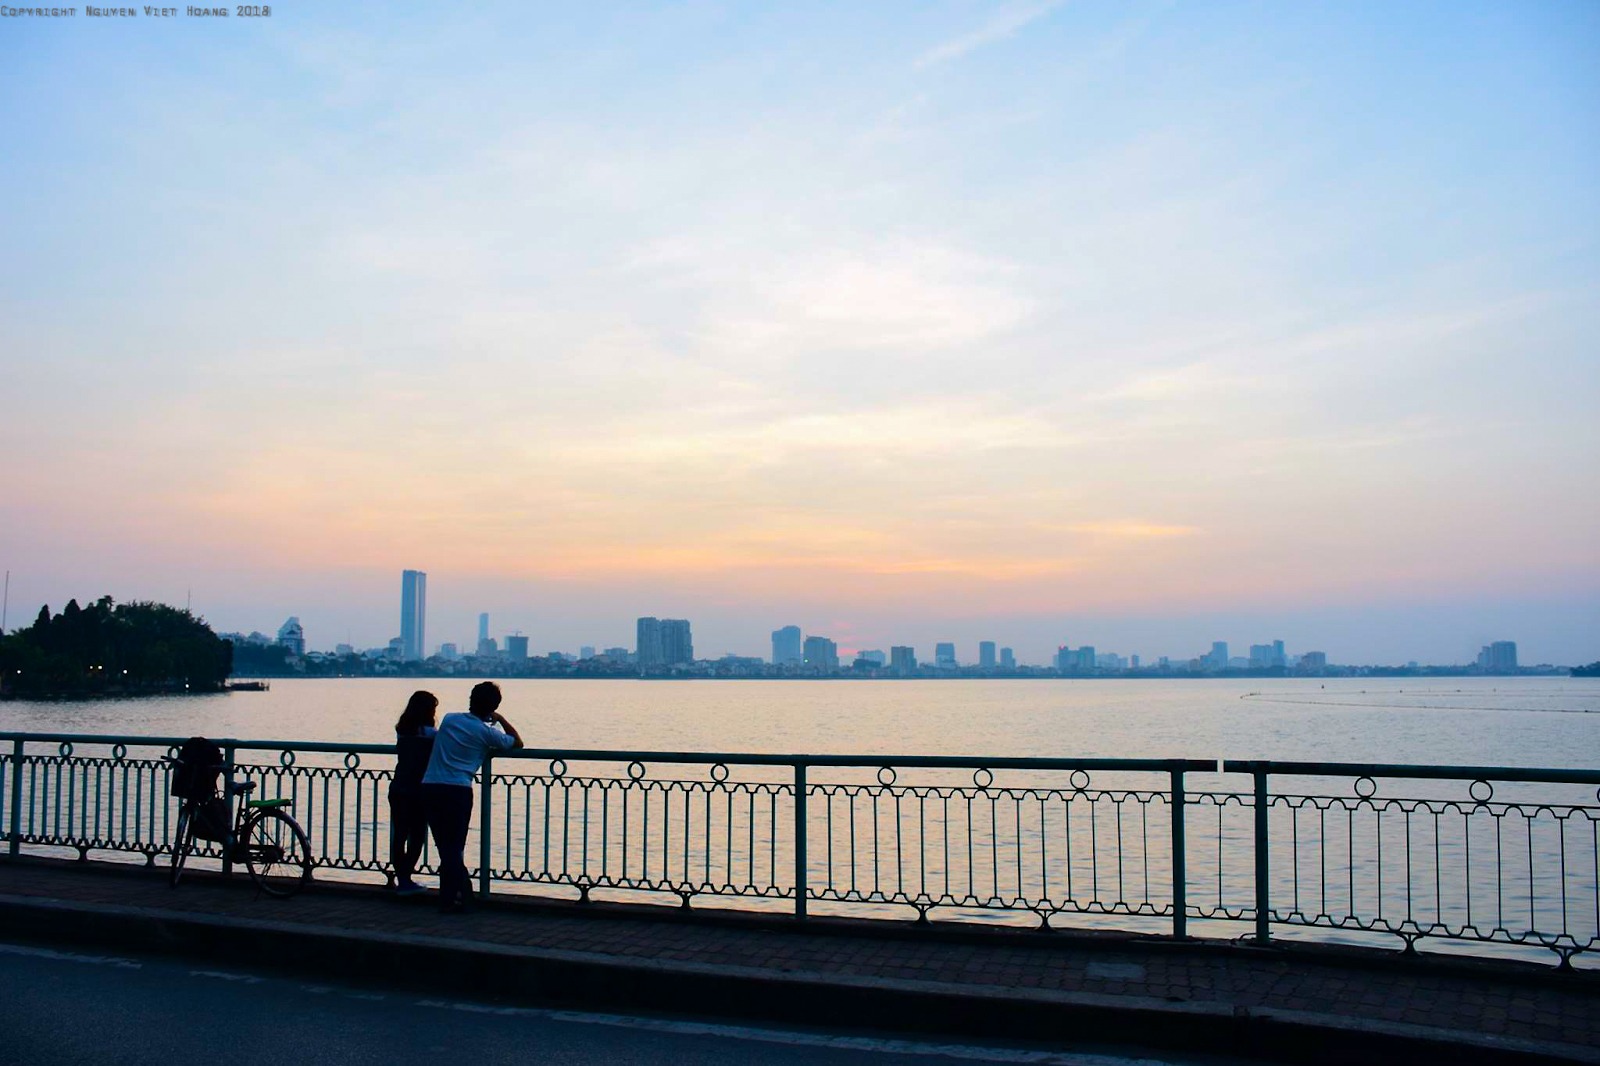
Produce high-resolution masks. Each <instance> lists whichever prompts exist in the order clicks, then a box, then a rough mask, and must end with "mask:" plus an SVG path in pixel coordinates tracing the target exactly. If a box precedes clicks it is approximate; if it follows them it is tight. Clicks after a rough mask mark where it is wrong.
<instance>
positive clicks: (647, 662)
mask: <svg viewBox="0 0 1600 1066" xmlns="http://www.w3.org/2000/svg"><path fill="white" fill-rule="evenodd" d="M633 655H634V659H635V661H636V662H638V664H639V669H641V670H647V669H649V668H650V667H652V666H660V665H661V664H662V662H663V661H664V660H663V659H662V658H661V619H659V618H641V619H639V621H638V622H637V623H635V625H634V641H633Z"/></svg>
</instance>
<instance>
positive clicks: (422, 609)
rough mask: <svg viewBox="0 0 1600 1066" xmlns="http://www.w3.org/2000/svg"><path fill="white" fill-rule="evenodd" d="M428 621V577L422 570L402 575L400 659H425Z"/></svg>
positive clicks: (407, 660)
mask: <svg viewBox="0 0 1600 1066" xmlns="http://www.w3.org/2000/svg"><path fill="white" fill-rule="evenodd" d="M427 621H428V575H427V574H425V573H423V572H422V571H421V570H405V571H402V572H401V574H400V658H402V659H404V660H405V661H406V662H417V661H420V660H421V659H422V658H424V656H425V653H424V652H423V650H422V641H423V631H424V629H425V628H426V626H427Z"/></svg>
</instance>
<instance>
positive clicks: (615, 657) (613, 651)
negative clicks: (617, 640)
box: [600, 648, 633, 663]
mask: <svg viewBox="0 0 1600 1066" xmlns="http://www.w3.org/2000/svg"><path fill="white" fill-rule="evenodd" d="M600 654H602V655H604V656H605V657H606V658H607V659H610V660H611V661H612V662H614V663H625V662H627V661H629V660H630V659H632V658H633V655H632V654H631V653H630V652H629V651H628V649H627V648H607V649H606V650H605V651H603V652H601V653H600Z"/></svg>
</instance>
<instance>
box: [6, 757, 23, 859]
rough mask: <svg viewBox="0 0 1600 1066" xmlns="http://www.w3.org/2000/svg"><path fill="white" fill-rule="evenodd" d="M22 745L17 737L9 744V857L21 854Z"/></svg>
mask: <svg viewBox="0 0 1600 1066" xmlns="http://www.w3.org/2000/svg"><path fill="white" fill-rule="evenodd" d="M22 745H23V740H22V738H21V737H18V738H17V739H16V740H14V741H12V742H11V847H10V849H9V850H10V852H11V857H12V858H16V857H17V856H18V855H20V854H21V853H22Z"/></svg>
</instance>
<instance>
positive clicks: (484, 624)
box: [478, 611, 489, 644]
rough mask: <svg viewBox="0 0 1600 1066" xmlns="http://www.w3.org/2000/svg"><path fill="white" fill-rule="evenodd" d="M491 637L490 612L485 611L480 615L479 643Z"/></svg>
mask: <svg viewBox="0 0 1600 1066" xmlns="http://www.w3.org/2000/svg"><path fill="white" fill-rule="evenodd" d="M488 639H489V612H488V611H484V612H483V613H482V614H480V615H479V616H478V643H479V644H482V643H483V642H484V641H486V640H488Z"/></svg>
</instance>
